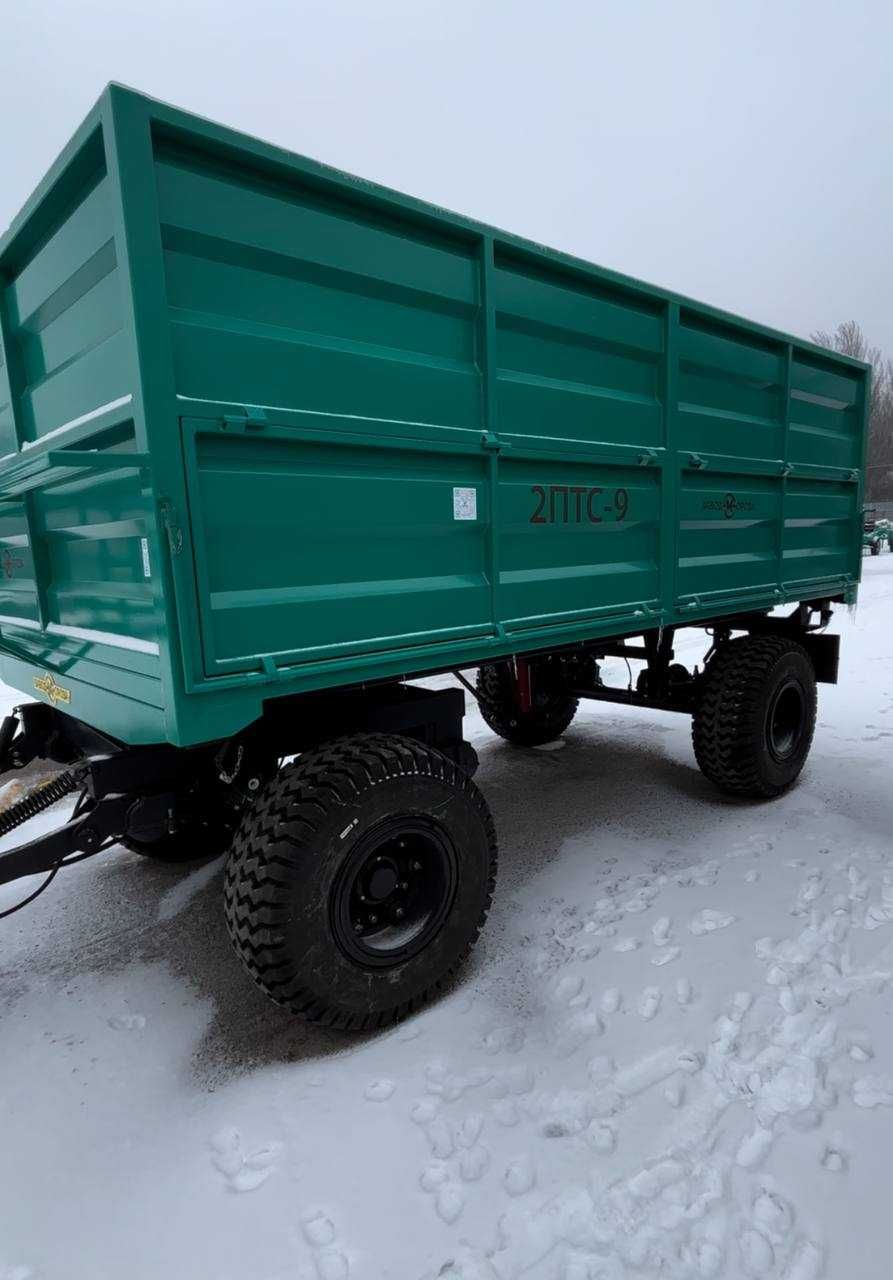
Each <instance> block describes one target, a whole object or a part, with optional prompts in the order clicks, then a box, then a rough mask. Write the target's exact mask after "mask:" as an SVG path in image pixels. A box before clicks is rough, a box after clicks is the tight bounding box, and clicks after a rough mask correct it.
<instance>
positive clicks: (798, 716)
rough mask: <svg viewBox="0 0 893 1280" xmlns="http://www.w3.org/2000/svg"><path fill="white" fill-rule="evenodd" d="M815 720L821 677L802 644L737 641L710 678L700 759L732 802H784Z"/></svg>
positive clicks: (698, 728)
mask: <svg viewBox="0 0 893 1280" xmlns="http://www.w3.org/2000/svg"><path fill="white" fill-rule="evenodd" d="M815 717H816V683H815V671H814V669H813V666H812V663H811V662H810V660H809V657H808V655H807V653H806V650H805V649H804V648H803V646H802V645H799V644H797V643H796V641H794V640H789V639H787V638H786V637H784V636H771V635H767V636H744V637H742V638H740V639H737V640H730V641H729V642H728V643H726V644H724V645H723V646H722V648H720V649H719V651H718V652H717V653H716V655H715V656H714V658H713V659H712V660H711V662H710V663H709V665H708V667H707V670H706V672H705V674H704V685H703V688H702V691H701V695H700V699H699V703H698V707H697V710H696V711H695V714H694V719H693V722H692V740H693V743H694V749H695V758H696V759H697V762H698V765H699V767H700V769H701V772H702V773H703V774H704V775H705V776H706V777H708V778H709V779H710V781H711V782H713V783H715V784H716V786H717V787H719V788H720V790H722V791H725V792H727V793H728V794H729V795H734V796H750V797H755V798H757V797H758V798H763V799H768V798H771V797H773V796H778V795H781V793H782V792H783V791H786V790H787V788H788V787H790V786H791V785H792V783H794V782H795V781H796V779H797V778H798V776H799V774H800V771H801V769H802V768H803V765H804V763H805V761H806V757H807V755H808V754H809V748H810V746H811V744H812V736H813V732H814V729H815Z"/></svg>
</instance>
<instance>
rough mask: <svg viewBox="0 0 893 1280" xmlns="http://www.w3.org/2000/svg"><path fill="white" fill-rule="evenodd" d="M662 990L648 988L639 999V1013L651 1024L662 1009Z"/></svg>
mask: <svg viewBox="0 0 893 1280" xmlns="http://www.w3.org/2000/svg"><path fill="white" fill-rule="evenodd" d="M660 999H661V996H660V988H659V987H646V988H645V990H644V991H643V992H642V994H641V996H640V997H639V1013H640V1014H641V1016H642V1017H643V1018H644V1019H645V1021H646V1022H650V1021H651V1019H652V1018H653V1017H654V1015H655V1014H656V1013H657V1011H658V1009H659V1008H660Z"/></svg>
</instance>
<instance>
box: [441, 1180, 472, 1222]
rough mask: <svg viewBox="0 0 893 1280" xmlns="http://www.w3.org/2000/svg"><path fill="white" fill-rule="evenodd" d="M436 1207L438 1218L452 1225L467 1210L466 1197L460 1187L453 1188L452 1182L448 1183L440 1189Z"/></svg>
mask: <svg viewBox="0 0 893 1280" xmlns="http://www.w3.org/2000/svg"><path fill="white" fill-rule="evenodd" d="M434 1207H435V1209H436V1210H437V1216H438V1218H440V1219H441V1220H442V1221H443V1222H445V1223H447V1225H450V1224H451V1223H453V1222H455V1221H456V1219H457V1218H458V1217H459V1215H460V1214H461V1212H462V1210H463V1209H464V1208H465V1197H464V1195H463V1194H462V1192H461V1191H460V1190H459V1188H458V1187H456V1186H453V1184H452V1183H451V1182H446V1183H444V1185H443V1186H442V1187H440V1188H439V1189H438V1192H437V1196H436V1198H435V1200H434Z"/></svg>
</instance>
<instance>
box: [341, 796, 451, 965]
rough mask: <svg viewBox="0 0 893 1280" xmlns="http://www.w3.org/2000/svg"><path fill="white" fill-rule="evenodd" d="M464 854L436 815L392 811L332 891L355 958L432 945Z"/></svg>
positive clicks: (377, 958) (397, 954) (376, 959)
mask: <svg viewBox="0 0 893 1280" xmlns="http://www.w3.org/2000/svg"><path fill="white" fill-rule="evenodd" d="M457 866H458V860H457V857H456V851H455V849H454V848H453V845H452V842H451V841H450V840H449V838H448V836H447V834H446V832H445V831H444V829H443V828H442V827H440V825H439V824H438V823H436V822H435V821H434V820H433V819H428V818H422V817H418V818H415V817H413V818H410V817H397V816H395V817H393V818H388V819H386V820H385V821H384V822H382V823H379V824H378V825H377V826H376V827H375V828H374V829H373V830H372V831H370V832H367V833H366V835H365V836H364V837H363V838H362V839H360V840H359V841H358V842H357V844H356V845H355V846H354V848H353V849H352V850H351V852H350V854H349V855H348V857H347V859H346V862H345V865H344V867H343V869H342V872H341V874H340V876H339V878H338V880H337V882H336V884H335V886H334V887H333V890H332V912H331V919H332V928H333V932H334V934H335V938H336V941H337V942H338V945H339V946H340V947H341V949H342V951H344V952H345V953H346V954H347V955H348V956H349V957H350V958H351V959H352V960H354V962H356V963H359V964H361V965H363V966H364V967H367V968H383V967H387V966H391V965H396V964H399V963H402V962H403V961H405V960H407V959H409V958H410V957H411V956H413V955H416V954H417V953H418V952H419V951H421V950H422V949H423V947H425V946H427V945H428V943H429V942H430V941H431V940H432V938H433V937H434V935H435V934H436V933H437V931H438V930H439V929H440V928H441V926H442V925H443V923H444V921H445V919H446V917H447V916H448V915H449V911H450V907H451V906H452V901H453V896H454V893H455V888H456V880H457Z"/></svg>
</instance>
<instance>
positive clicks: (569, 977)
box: [555, 973, 583, 1004]
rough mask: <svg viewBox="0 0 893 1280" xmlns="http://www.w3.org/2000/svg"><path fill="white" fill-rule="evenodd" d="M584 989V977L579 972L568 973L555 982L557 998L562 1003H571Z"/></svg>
mask: <svg viewBox="0 0 893 1280" xmlns="http://www.w3.org/2000/svg"><path fill="white" fill-rule="evenodd" d="M582 990H583V978H582V976H581V975H580V974H579V973H566V974H565V975H564V976H563V977H562V978H559V980H558V981H557V982H556V984H555V999H556V1000H557V1001H559V1003H561V1004H570V1002H571V1001H572V1000H574V999H576V998H577V997H578V996H579V995H580V994H581V993H582Z"/></svg>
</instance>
